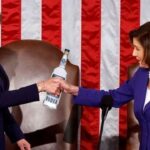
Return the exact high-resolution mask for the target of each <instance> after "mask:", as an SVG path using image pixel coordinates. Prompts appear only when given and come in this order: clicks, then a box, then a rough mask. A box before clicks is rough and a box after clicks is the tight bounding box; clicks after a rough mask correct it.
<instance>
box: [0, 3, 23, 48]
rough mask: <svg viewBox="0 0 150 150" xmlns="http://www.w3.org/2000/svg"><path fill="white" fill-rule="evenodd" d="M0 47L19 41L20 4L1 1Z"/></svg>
mask: <svg viewBox="0 0 150 150" xmlns="http://www.w3.org/2000/svg"><path fill="white" fill-rule="evenodd" d="M1 30H2V31H1V34H2V36H1V40H2V45H5V44H7V43H10V42H12V41H15V40H20V39H21V2H20V0H13V1H12V0H2V25H1Z"/></svg>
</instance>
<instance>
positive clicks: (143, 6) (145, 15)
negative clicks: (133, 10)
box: [140, 0, 150, 24]
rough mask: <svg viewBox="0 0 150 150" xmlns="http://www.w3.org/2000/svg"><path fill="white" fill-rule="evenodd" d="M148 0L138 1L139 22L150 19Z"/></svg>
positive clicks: (149, 2) (149, 3)
mask: <svg viewBox="0 0 150 150" xmlns="http://www.w3.org/2000/svg"><path fill="white" fill-rule="evenodd" d="M149 10H150V1H149V0H141V1H140V24H143V23H145V22H147V21H150V13H149Z"/></svg>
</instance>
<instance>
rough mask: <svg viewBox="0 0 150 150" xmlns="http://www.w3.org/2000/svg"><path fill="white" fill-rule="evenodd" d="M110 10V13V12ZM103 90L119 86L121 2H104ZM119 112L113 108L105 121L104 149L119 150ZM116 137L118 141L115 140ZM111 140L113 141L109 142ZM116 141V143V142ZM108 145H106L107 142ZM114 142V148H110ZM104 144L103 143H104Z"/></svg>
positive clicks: (102, 28) (102, 42)
mask: <svg viewBox="0 0 150 150" xmlns="http://www.w3.org/2000/svg"><path fill="white" fill-rule="evenodd" d="M108 10H110V11H108ZM101 30H102V33H101V63H100V64H101V79H100V84H101V85H100V88H101V89H105V90H108V89H113V88H116V87H118V86H119V74H120V73H119V66H120V48H119V47H120V1H116V0H112V1H109V0H102V26H101ZM118 135H119V110H118V109H115V108H113V109H112V110H111V111H110V112H109V115H108V117H107V120H106V121H105V126H104V130H103V137H102V140H104V141H105V142H104V145H101V146H102V147H101V148H102V149H105V150H107V149H108V150H109V149H112V150H113V149H114V150H117V149H118V138H116V137H118ZM113 137H115V138H116V139H114V138H113ZM105 139H110V140H113V141H108V140H105ZM114 140H115V142H114ZM107 141H108V143H107V144H106V142H107ZM110 142H113V143H114V144H113V147H112V146H111V147H110V144H109V143H110ZM102 143H103V142H102Z"/></svg>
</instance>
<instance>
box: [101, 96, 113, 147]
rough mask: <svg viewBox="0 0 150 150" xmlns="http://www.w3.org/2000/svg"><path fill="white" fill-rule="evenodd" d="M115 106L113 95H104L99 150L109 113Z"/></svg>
mask: <svg viewBox="0 0 150 150" xmlns="http://www.w3.org/2000/svg"><path fill="white" fill-rule="evenodd" d="M112 105H113V98H112V96H111V95H104V96H103V97H102V100H101V103H100V108H101V109H102V122H101V130H100V136H99V141H98V150H99V149H100V147H101V138H102V133H103V127H104V121H105V119H106V117H107V114H108V111H109V110H110V109H111V108H112Z"/></svg>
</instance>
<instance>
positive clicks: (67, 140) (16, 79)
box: [0, 40, 80, 150]
mask: <svg viewBox="0 0 150 150" xmlns="http://www.w3.org/2000/svg"><path fill="white" fill-rule="evenodd" d="M61 57H62V52H61V51H60V50H59V49H58V48H57V47H55V46H53V45H52V44H50V43H47V42H44V41H40V40H20V41H15V42H12V43H10V44H7V45H5V46H3V47H1V48H0V63H1V64H2V65H3V67H4V69H5V70H6V72H7V74H8V77H9V80H10V89H17V88H20V87H22V86H26V85H29V84H32V83H35V82H37V81H40V80H43V79H46V78H48V77H49V76H50V74H51V73H52V71H53V69H54V68H55V67H56V66H58V65H59V62H60V59H61ZM66 70H67V73H68V76H67V81H68V82H70V83H72V84H75V85H78V80H79V79H78V77H79V68H78V67H77V66H75V65H73V64H71V63H70V62H69V61H68V63H67V66H66ZM42 96H43V95H41V97H42ZM71 99H72V96H71V95H69V94H62V98H61V101H60V104H59V106H58V109H57V110H51V109H49V108H46V107H45V106H43V105H42V104H40V102H36V103H30V104H24V105H21V106H16V107H12V108H11V110H12V114H13V115H14V117H15V119H16V120H17V122H18V124H20V126H21V128H22V130H23V131H24V132H25V136H26V139H27V140H28V141H29V142H30V143H31V146H32V147H33V148H34V150H36V149H38V146H42V145H46V146H47V148H46V147H43V148H42V149H43V150H47V149H48V150H49V149H50V148H49V146H50V145H51V144H56V143H57V145H58V147H55V148H54V149H57V150H67V149H69V150H76V149H77V133H78V124H79V114H80V108H79V106H77V105H73V104H72V103H71ZM41 103H42V102H41ZM41 114H43V116H40V115H41ZM38 115H39V116H38ZM34 119H35V121H33V120H34ZM43 119H44V121H45V120H46V121H47V122H46V123H47V124H44V123H43ZM33 123H34V125H32V124H33ZM39 124H41V125H40V127H39ZM42 125H43V126H42ZM28 127H29V130H28ZM6 141H7V142H6V150H17V146H16V145H15V144H11V142H10V141H9V140H8V138H7V137H6ZM40 148H41V147H40Z"/></svg>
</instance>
